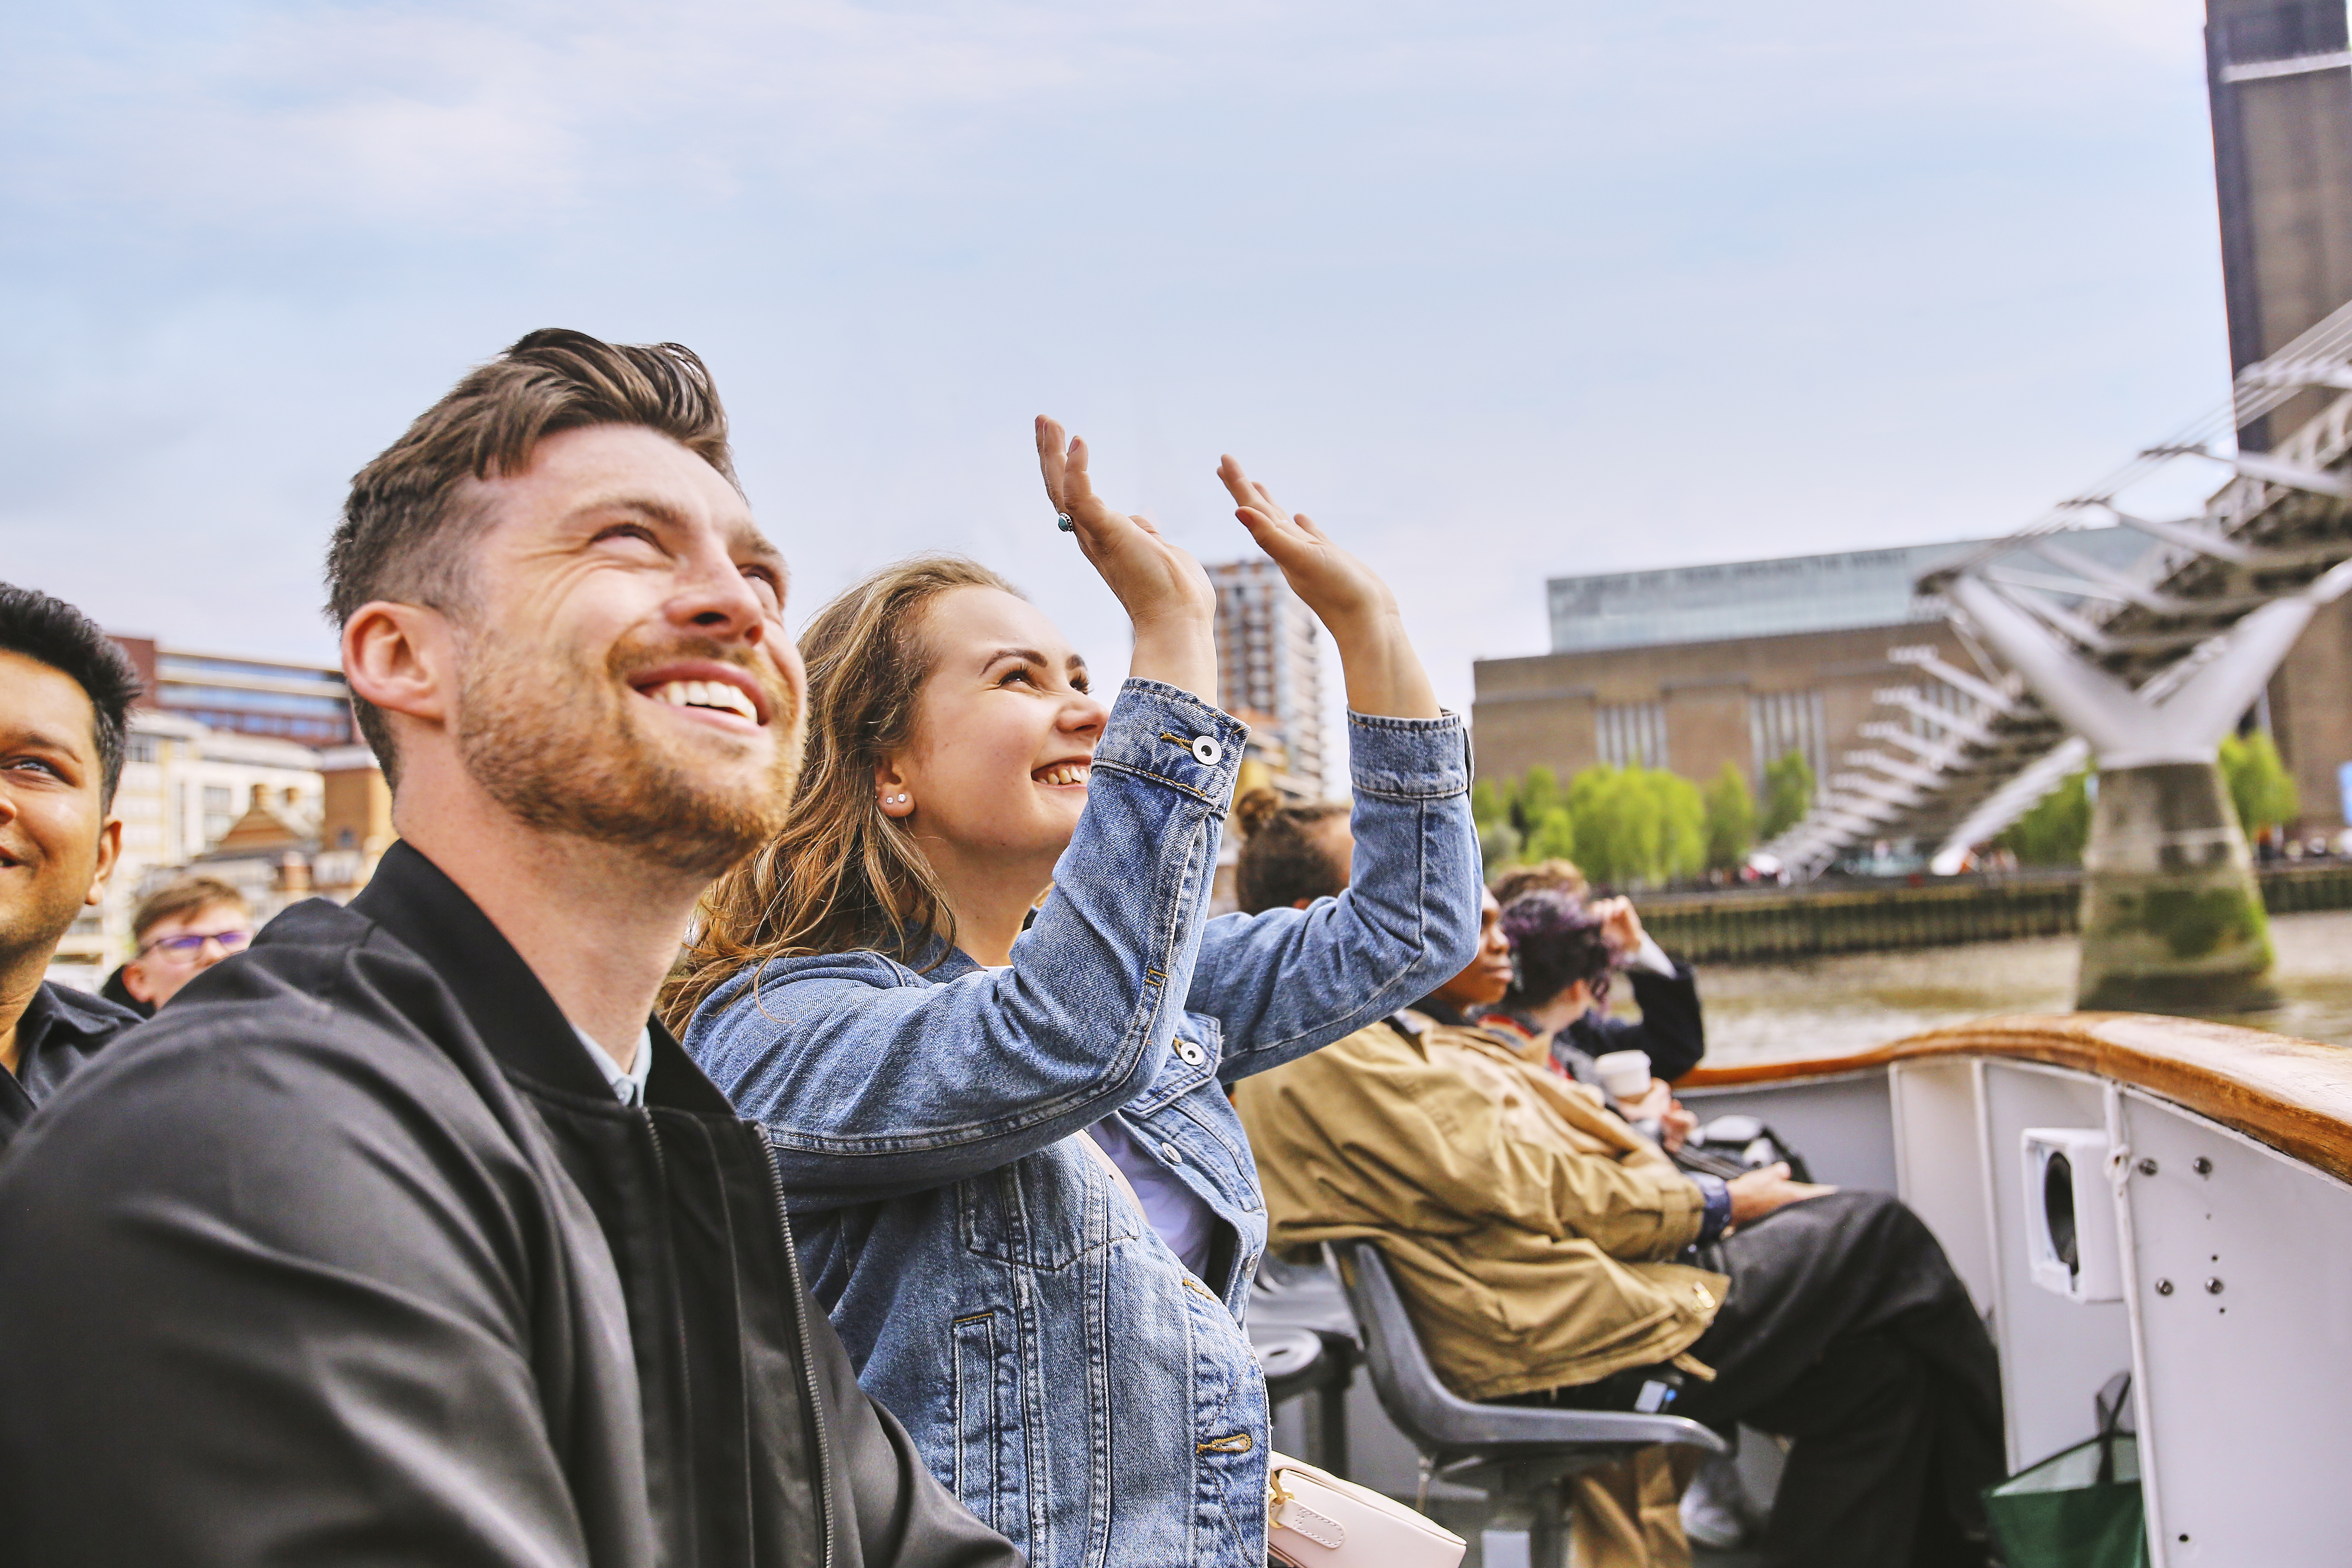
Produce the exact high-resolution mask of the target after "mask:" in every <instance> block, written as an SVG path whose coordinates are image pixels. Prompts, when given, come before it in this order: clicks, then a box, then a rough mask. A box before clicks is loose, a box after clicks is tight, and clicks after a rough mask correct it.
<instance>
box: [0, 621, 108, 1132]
mask: <svg viewBox="0 0 2352 1568" xmlns="http://www.w3.org/2000/svg"><path fill="white" fill-rule="evenodd" d="M138 695H139V677H138V675H137V673H136V672H134V671H133V670H132V669H131V661H130V660H129V659H128V658H124V657H123V653H122V650H121V648H119V647H116V646H115V645H114V642H113V639H111V638H110V637H108V636H107V635H106V634H105V633H104V632H102V631H100V630H99V628H98V626H96V624H95V623H93V622H92V621H91V620H90V619H89V616H85V615H83V614H82V613H81V612H80V611H79V610H77V609H75V608H74V607H73V606H72V605H68V604H67V603H65V602H64V601H63V600H61V599H53V598H51V597H49V595H47V594H41V593H36V592H34V591H33V590H32V589H29V588H19V587H16V586H15V585H13V584H6V583H0V1068H5V1069H6V1070H5V1072H0V1145H5V1144H6V1143H7V1142H8V1141H9V1140H10V1139H11V1138H13V1137H14V1136H15V1135H16V1130H17V1129H18V1128H20V1127H22V1126H23V1125H24V1124H25V1121H26V1119H27V1118H28V1117H30V1116H31V1115H32V1114H33V1108H34V1107H35V1106H36V1105H37V1104H39V1103H40V1102H41V1101H42V1100H47V1098H48V1097H49V1096H50V1095H51V1094H54V1093H55V1092H56V1091H57V1089H58V1086H59V1085H60V1084H62V1083H64V1082H65V1080H66V1078H67V1076H68V1074H70V1073H72V1072H74V1071H75V1070H76V1069H78V1068H80V1066H81V1065H82V1064H83V1063H84V1062H86V1061H88V1060H89V1058H90V1056H91V1054H92V1053H93V1052H95V1051H96V1050H97V1049H98V1048H99V1047H100V1046H103V1045H105V1044H106V1043H107V1042H108V1041H109V1040H110V1039H112V1038H113V1037H115V1036H116V1035H119V1034H121V1032H122V1031H123V1030H125V1029H127V1028H129V1027H130V1026H131V1025H133V1024H136V1023H137V1022H138V1021H139V1018H138V1015H136V1014H134V1013H132V1012H131V1011H130V1010H129V1009H128V1008H123V1007H118V1006H116V1005H114V1004H113V1003H111V1002H109V1001H106V1000H105V999H103V998H102V997H98V996H92V995H89V994H86V993H84V992H80V991H75V990H72V989H70V988H68V987H67V986H63V985H58V984H55V983H53V982H51V981H48V980H47V979H45V978H43V976H45V975H46V974H47V973H48V967H49V961H50V959H52V958H54V957H55V956H56V955H57V951H58V942H61V941H63V940H64V938H65V934H66V932H67V931H69V930H71V929H72V927H73V922H74V920H75V918H76V917H77V916H79V914H80V913H81V911H82V910H84V909H86V908H89V906H91V905H94V904H96V903H97V902H98V901H99V900H100V899H101V898H103V897H104V896H105V893H106V882H107V879H108V878H109V877H110V876H111V875H112V874H113V872H114V862H115V858H116V856H117V855H118V854H119V853H120V852H121V847H122V824H121V821H120V820H119V819H118V818H116V816H114V790H115V786H116V785H117V784H120V783H121V779H122V748H123V737H124V734H125V732H126V731H127V730H128V728H129V721H130V710H131V700H132V699H133V698H135V697H137V696H138Z"/></svg>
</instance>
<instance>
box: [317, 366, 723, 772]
mask: <svg viewBox="0 0 2352 1568" xmlns="http://www.w3.org/2000/svg"><path fill="white" fill-rule="evenodd" d="M586 425H642V426H646V428H647V429H651V430H658V431H660V432H661V433H662V434H663V435H665V436H667V437H671V438H672V439H674V440H676V441H677V443H678V444H679V445H680V446H682V447H685V448H686V449H687V450H688V451H689V452H692V453H693V454H694V455H695V456H697V457H698V458H701V459H702V460H703V461H705V462H707V463H709V465H710V466H711V467H712V468H716V469H718V470H719V473H720V474H722V475H724V476H725V477H726V479H727V481H728V482H729V483H730V484H733V483H735V465H734V459H733V457H732V455H731V454H730V452H729V450H728V447H727V411H726V410H725V409H724V408H723V407H721V406H720V405H719V389H718V388H717V387H716V386H714V385H713V384H711V380H710V371H709V367H708V366H706V365H705V364H704V363H702V361H701V359H700V357H699V356H698V355H697V354H696V353H695V352H694V351H693V350H692V349H689V348H687V347H685V346H683V345H681V344H678V343H608V342H603V341H602V340H600V339H597V338H592V337H590V336H589V335H588V334H587V333H585V332H575V331H570V330H568V329H566V328H562V327H547V328H542V329H541V331H536V332H532V333H530V335H528V336H527V337H524V338H521V339H520V340H519V341H517V342H516V343H515V344H514V346H513V347H511V348H509V349H508V350H507V351H506V352H505V353H502V354H500V355H499V357H498V358H496V359H494V360H492V361H490V362H489V363H488V364H484V365H479V366H477V367H476V368H475V369H474V370H473V371H471V372H470V373H468V374H467V376H466V378H465V379H464V380H462V381H460V382H459V383H457V385H456V386H454V387H451V388H450V389H449V392H448V395H446V396H445V397H443V398H442V399H441V401H440V402H438V403H436V404H435V405H433V406H432V407H430V408H428V409H426V410H425V412H424V413H423V414H421V415H419V416H417V419H416V422H415V424H413V425H411V426H409V427H408V430H407V433H406V434H404V435H403V436H402V437H401V438H400V439H399V440H397V441H394V443H393V444H392V445H391V446H389V447H385V448H384V449H383V452H382V453H380V454H379V455H378V456H377V457H376V458H375V460H374V461H373V462H371V463H370V464H368V466H367V467H366V468H362V469H361V470H360V471H359V472H358V473H357V474H356V475H354V476H353V477H352V494H351V499H350V500H347V501H345V502H344V503H343V516H342V521H341V522H340V523H338V524H337V525H336V528H335V537H334V541H333V542H332V543H331V544H330V545H329V546H328V547H327V614H328V616H329V617H330V618H331V620H333V622H334V623H335V625H336V626H342V625H343V623H344V622H346V621H348V620H350V619H351V617H352V614H353V613H354V612H356V611H357V610H358V609H359V607H360V606H361V605H365V604H368V603H370V602H372V601H373V600H377V599H390V600H394V601H397V602H400V603H404V604H413V605H428V606H430V607H432V608H434V609H436V610H439V611H441V612H443V613H444V614H451V615H454V614H459V613H462V612H463V610H464V609H465V608H466V605H467V595H466V582H465V579H466V574H465V572H464V570H463V561H462V557H463V555H464V552H465V547H466V546H467V544H468V543H470V542H472V539H473V536H474V535H475V533H476V532H477V531H478V530H479V528H480V526H481V524H482V523H483V521H486V520H485V519H483V518H482V517H481V516H480V515H478V513H473V514H468V513H464V512H461V510H460V509H459V508H458V507H457V504H456V501H457V492H458V491H459V489H461V488H462V487H463V486H464V485H465V482H466V481H467V479H491V478H494V477H496V476H499V475H503V474H514V473H520V472H521V471H522V470H523V469H525V468H529V467H530V455H531V453H532V451H533V450H534V449H536V448H537V447H538V446H539V444H540V442H541V441H543V440H545V439H546V438H547V437H550V436H552V435H555V434H557V433H558V432H560V431H564V430H573V429H578V428H579V427H581V426H586ZM352 717H353V718H355V719H357V720H358V721H359V727H360V732H361V733H362V734H363V735H365V736H366V737H367V742H368V744H369V745H370V746H372V747H373V748H374V750H375V754H376V760H377V761H378V762H379V763H382V764H383V772H384V777H385V778H387V779H390V780H394V781H395V782H396V781H397V778H398V763H397V761H396V759H395V758H394V755H393V745H392V733H391V731H390V728H389V727H388V726H387V725H386V724H385V723H384V719H383V714H382V713H381V712H379V711H377V710H376V709H375V708H374V707H373V705H372V704H370V703H369V702H368V701H366V700H364V699H362V698H360V697H356V696H354V697H353V698H352Z"/></svg>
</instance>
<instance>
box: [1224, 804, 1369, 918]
mask: <svg viewBox="0 0 2352 1568" xmlns="http://www.w3.org/2000/svg"><path fill="white" fill-rule="evenodd" d="M1350 809H1351V808H1350V807H1349V804H1348V803H1347V802H1346V801H1344V800H1316V801H1307V802H1306V803H1305V804H1303V805H1286V804H1285V803H1284V801H1283V798H1282V797H1281V796H1280V795H1276V794H1275V792H1274V791H1273V790H1271V789H1268V788H1267V787H1265V785H1264V784H1260V785H1259V786H1258V787H1257V788H1255V789H1254V790H1249V791H1246V792H1244V794H1243V795H1242V797H1241V798H1240V799H1239V800H1236V801H1234V814H1233V820H1234V826H1236V827H1238V828H1240V829H1241V833H1242V852H1241V858H1240V859H1239V860H1238V861H1237V862H1236V863H1235V865H1234V898H1235V899H1236V900H1238V902H1239V904H1240V908H1241V911H1242V913H1244V914H1245V915H1255V914H1263V913H1265V911H1266V910H1272V909H1285V908H1287V907H1289V906H1290V905H1292V904H1295V903H1297V901H1298V900H1301V899H1307V900H1314V899H1329V898H1337V897H1339V895H1340V894H1341V893H1344V892H1346V891H1347V890H1348V879H1346V878H1345V877H1342V876H1341V875H1339V862H1338V860H1336V859H1335V858H1333V857H1332V854H1331V847H1330V846H1329V845H1328V843H1327V842H1325V840H1324V835H1325V834H1326V833H1328V832H1329V831H1330V830H1329V829H1328V827H1326V826H1324V824H1326V823H1328V822H1329V821H1330V820H1331V819H1332V818H1333V817H1335V816H1346V815H1347V814H1348V813H1349V810H1350Z"/></svg>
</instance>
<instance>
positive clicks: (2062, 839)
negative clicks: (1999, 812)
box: [1993, 772, 2091, 866]
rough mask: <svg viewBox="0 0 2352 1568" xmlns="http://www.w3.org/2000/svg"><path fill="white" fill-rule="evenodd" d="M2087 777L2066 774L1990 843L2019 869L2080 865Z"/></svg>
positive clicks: (2087, 835) (2085, 837)
mask: <svg viewBox="0 0 2352 1568" xmlns="http://www.w3.org/2000/svg"><path fill="white" fill-rule="evenodd" d="M2090 777H2091V775H2090V774H2089V773H2088V772H2083V773H2071V774H2069V775H2068V776H2067V779H2066V782H2065V783H2064V784H2060V785H2059V786H2058V787H2057V788H2056V789H2053V790H2052V791H2051V792H2050V793H2049V794H2048V795H2043V796H2042V798H2041V799H2040V800H2039V801H2037V802H2035V803H2034V805H2033V809H2032V810H2031V811H2029V812H2027V813H2026V814H2025V815H2024V816H2021V817H2019V818H2018V819H2017V820H2016V821H2015V822H2012V823H2011V824H2010V825H2009V827H2008V828H2007V829H2006V830H2005V831H2004V832H2003V833H2002V834H2001V835H2000V837H1998V838H1996V839H1994V840H1993V842H1994V843H1995V844H1996V845H1999V846H2000V847H2001V848H2003V849H2006V850H2008V851H2009V852H2010V853H2011V854H2013V855H2015V856H2016V857H2017V858H2018V863H2019V864H2020V865H2024V866H2079V865H2081V864H2082V863H2083V847H2084V845H2086V844H2088V843H2090V841H2091V790H2090Z"/></svg>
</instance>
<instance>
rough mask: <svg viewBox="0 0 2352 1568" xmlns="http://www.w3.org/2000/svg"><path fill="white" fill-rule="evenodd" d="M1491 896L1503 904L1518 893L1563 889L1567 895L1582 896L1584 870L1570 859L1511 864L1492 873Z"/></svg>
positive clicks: (1552, 891) (1572, 896) (1573, 897)
mask: <svg viewBox="0 0 2352 1568" xmlns="http://www.w3.org/2000/svg"><path fill="white" fill-rule="evenodd" d="M1490 886H1492V887H1493V889H1494V890H1495V900H1496V902H1497V903H1503V904H1507V903H1509V902H1510V901H1511V900H1513V899H1516V898H1517V897H1518V896H1519V895H1520V894H1522V893H1534V892H1549V893H1566V894H1567V895H1568V896H1569V897H1570V898H1571V899H1580V898H1582V897H1584V873H1583V872H1582V871H1580V870H1579V869H1578V868H1577V865H1576V862H1575V861H1573V860H1561V859H1557V858H1555V859H1550V860H1538V861H1537V862H1536V863H1535V864H1534V865H1532V866H1514V867H1512V868H1510V869H1509V870H1507V871H1506V872H1504V873H1503V874H1502V875H1501V876H1499V877H1496V879H1495V880H1494V881H1493V883H1491V884H1490Z"/></svg>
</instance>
